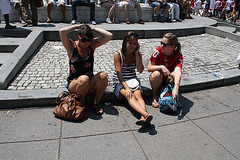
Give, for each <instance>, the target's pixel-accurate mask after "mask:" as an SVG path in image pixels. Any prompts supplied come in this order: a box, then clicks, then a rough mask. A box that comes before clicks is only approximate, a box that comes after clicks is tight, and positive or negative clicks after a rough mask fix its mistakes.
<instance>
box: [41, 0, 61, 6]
mask: <svg viewBox="0 0 240 160" xmlns="http://www.w3.org/2000/svg"><path fill="white" fill-rule="evenodd" d="M48 2H52V3H53V5H54V6H59V5H60V3H62V2H63V3H65V1H64V0H44V1H43V4H44V6H47V4H48Z"/></svg>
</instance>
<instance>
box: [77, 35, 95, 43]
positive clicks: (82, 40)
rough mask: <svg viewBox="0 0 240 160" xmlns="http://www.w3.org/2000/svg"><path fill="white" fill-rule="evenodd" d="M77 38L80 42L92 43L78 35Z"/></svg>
mask: <svg viewBox="0 0 240 160" xmlns="http://www.w3.org/2000/svg"><path fill="white" fill-rule="evenodd" d="M77 38H79V39H80V40H81V42H92V40H91V39H87V38H82V37H81V36H80V35H77Z"/></svg>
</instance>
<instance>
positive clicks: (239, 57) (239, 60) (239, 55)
mask: <svg viewBox="0 0 240 160" xmlns="http://www.w3.org/2000/svg"><path fill="white" fill-rule="evenodd" d="M237 63H238V69H240V53H239V54H238V58H237Z"/></svg>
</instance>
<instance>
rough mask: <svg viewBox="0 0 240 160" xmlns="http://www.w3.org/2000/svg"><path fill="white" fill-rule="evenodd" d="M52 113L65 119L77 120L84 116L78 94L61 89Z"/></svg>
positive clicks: (82, 105) (80, 98)
mask: <svg viewBox="0 0 240 160" xmlns="http://www.w3.org/2000/svg"><path fill="white" fill-rule="evenodd" d="M56 103H57V105H56V107H55V108H54V109H53V114H54V115H55V116H56V117H60V118H62V119H65V120H72V121H79V120H82V119H83V118H85V117H86V113H85V106H84V104H83V100H82V97H81V96H80V95H77V94H74V93H70V92H67V91H63V92H62V93H60V94H59V96H58V98H57V99H56Z"/></svg>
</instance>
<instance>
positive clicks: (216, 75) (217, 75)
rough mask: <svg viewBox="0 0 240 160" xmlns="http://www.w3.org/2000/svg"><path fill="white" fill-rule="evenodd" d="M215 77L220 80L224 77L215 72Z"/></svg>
mask: <svg viewBox="0 0 240 160" xmlns="http://www.w3.org/2000/svg"><path fill="white" fill-rule="evenodd" d="M213 75H214V76H215V77H218V78H223V75H222V74H221V73H219V72H214V74H213Z"/></svg>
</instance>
